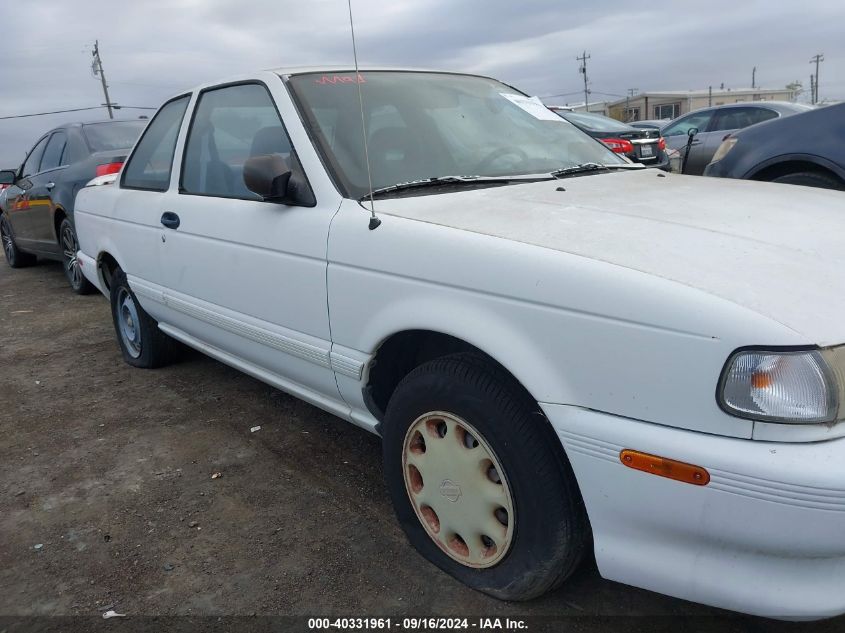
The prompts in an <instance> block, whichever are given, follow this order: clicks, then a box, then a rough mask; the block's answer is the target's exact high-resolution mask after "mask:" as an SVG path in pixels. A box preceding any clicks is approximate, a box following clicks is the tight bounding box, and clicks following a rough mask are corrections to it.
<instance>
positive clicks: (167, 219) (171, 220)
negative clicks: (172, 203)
mask: <svg viewBox="0 0 845 633" xmlns="http://www.w3.org/2000/svg"><path fill="white" fill-rule="evenodd" d="M161 223H162V224H163V225H164V226H166V227H167V228H168V229H178V228H179V216H178V215H176V214H175V213H173V212H172V211H165V212H164V213H162V214H161Z"/></svg>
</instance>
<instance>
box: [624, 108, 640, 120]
mask: <svg viewBox="0 0 845 633" xmlns="http://www.w3.org/2000/svg"><path fill="white" fill-rule="evenodd" d="M639 120H640V109H639V108H625V121H626V122H630V121H639Z"/></svg>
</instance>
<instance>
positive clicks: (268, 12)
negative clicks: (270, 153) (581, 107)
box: [0, 0, 845, 167]
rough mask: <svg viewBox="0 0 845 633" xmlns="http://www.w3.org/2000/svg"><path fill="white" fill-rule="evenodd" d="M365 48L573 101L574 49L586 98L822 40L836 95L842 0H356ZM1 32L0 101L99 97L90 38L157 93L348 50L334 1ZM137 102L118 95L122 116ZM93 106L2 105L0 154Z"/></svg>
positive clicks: (20, 152)
mask: <svg viewBox="0 0 845 633" xmlns="http://www.w3.org/2000/svg"><path fill="white" fill-rule="evenodd" d="M353 9H354V11H355V17H356V24H355V27H356V34H357V36H358V47H359V58H360V61H361V62H362V63H371V64H389V65H391V66H397V65H408V66H414V67H432V68H443V69H451V70H464V71H472V72H478V73H483V74H487V75H492V76H495V77H497V78H500V79H502V80H504V81H506V82H508V83H511V84H513V85H515V86H517V87H519V88H521V89H522V90H524V91H526V92H528V93H531V94H539V95H553V94H561V93H573V94H571V95H569V96H563V97H559V98H554V99H551V101H555V102H561V103H562V102H566V101H569V102H576V101H578V100H579V98H580V97H579V94H578V93H579V91H580V89H581V87H582V86H581V76H580V75H579V74H578V63H577V62H576V61H575V56H576V55H577V54H579V53H580V52H581V51H582V50H587V51H589V53H590V54H591V56H592V57H591V59H590V62H589V64H590V66H589V70H590V82H591V88H592V90H593V95H592V98H593V99H597V100H598V99H605V98H606V99H612V98H613V96H612V95H614V94H616V95H621V94H624V93H625V91H626V89H627V88H634V87H636V88H639V89H640V90H649V89H650V90H671V89H687V88H706V87H707V86H708V85H714V86H718V85H719V84H721V83H722V82H724V83H725V85H726V86H728V87H747V86H748V85H749V84H750V82H751V68H752V67H753V66H757V78H758V83H759V84H760V85H762V86H764V87H782V86H784V85H785V84H787V83H788V82H790V81H792V80H794V79H799V80H801V81H803V82H804V84H805V86H808V83H809V79H808V77H809V73H810V70H811V67H810V65H809V64H808V63H807V62H808V60H809V58H810V56H812V55H813V54H815V53H817V52H823V53H825V57H826V61H825V62H824V63H823V65H822V68H821V96H822V97H830V98H842V97H845V76H843V71H842V68H844V67H845V38H842V37H841V25H842V24H843V22H845V4H843V3H842V2H840V1H839V0H805V1H804V2H801V3H798V2H777V3H775V2H770V1H762V0H753V1H750V2H736V1H735V0H711V1H710V2H707V3H678V2H669V1H668V0H655V1H652V2H640V3H632V2H630V1H628V0H606V1H605V2H593V3H574V2H561V1H560V0H522V1H520V2H516V1H513V0H511V1H509V2H504V1H501V0H488V1H482V0H468V1H465V2H460V1H456V0H452V1H446V0H402V1H401V2H393V3H387V2H384V1H383V0H378V1H377V0H353ZM18 11H19V15H18V16H17V18H23V17H25V18H26V24H37V25H38V29H37V37H34V36H33V31H32V29H30V28H28V27H22V28H10V25H13V24H14V22H15V19H16V17H13V16H10V15H9V13H8V12H4V16H3V21H4V36H3V38H2V40H0V53H2V55H1V56H0V59H2V60H3V61H2V66H0V91H2V92H0V94H2V100H0V116H2V115H12V114H25V113H30V112H41V111H48V110H55V109H62V108H73V107H85V106H91V105H98V104H100V103H102V102H103V96H102V92H101V89H100V85H99V82H98V81H97V79H96V78H94V77H93V76H92V74H91V69H90V62H91V52H90V46H91V44H92V43H93V41H94V40H95V39H99V40H100V48H101V51H102V54H103V59H104V62H105V68H106V75H107V76H108V78H109V84H110V91H111V93H112V99H113V100H115V101H117V102H118V103H120V104H123V105H126V106H158V105H159V104H160V103H161V102H162V101H163V100H164V99H165V98H167V97H168V96H169V95H172V94H175V93H176V92H178V91H179V90H182V89H186V88H190V87H191V86H193V85H195V84H197V83H200V82H204V81H211V80H214V79H216V78H224V77H226V76H227V75H232V74H236V73H239V72H248V71H250V70H255V69H259V68H271V67H277V66H291V65H305V64H318V63H337V62H340V63H351V61H352V52H351V47H350V41H349V25H348V14H347V5H346V2H345V0H311V1H310V2H293V1H291V0H250V1H246V0H240V1H235V0H181V1H178V2H175V1H164V0H145V1H144V2H134V3H119V2H114V0H108V1H107V0H84V1H77V2H66V1H61V0H29V1H28V2H27V3H25V5H21V7H20V8H19V10H18ZM139 114H142V112H141V111H138V110H122V111H120V112H119V115H120V116H121V117H134V116H138V115H139ZM104 117H105V110H102V111H94V112H81V113H71V114H64V115H52V116H45V117H37V118H29V119H13V120H0V166H3V167H10V166H14V165H16V164H19V163H20V162H21V160H22V159H23V156H24V153H25V152H26V151H27V150H28V149H29V148H30V147H31V145H32V143H33V142H34V141H35V140H36V138H37V137H38V136H39V135H40V134H42V133H43V132H45V131H47V130H48V129H50V128H51V127H53V126H55V125H58V124H60V123H63V122H66V121H72V120H73V121H83V120H94V119H99V118H104Z"/></svg>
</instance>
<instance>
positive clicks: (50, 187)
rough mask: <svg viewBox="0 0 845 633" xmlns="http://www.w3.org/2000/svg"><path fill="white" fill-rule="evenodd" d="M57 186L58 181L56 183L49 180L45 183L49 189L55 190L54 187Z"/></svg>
mask: <svg viewBox="0 0 845 633" xmlns="http://www.w3.org/2000/svg"><path fill="white" fill-rule="evenodd" d="M55 186H56V183H54V182H48V183H47V184H46V185H45V187H47V191H53V187H55Z"/></svg>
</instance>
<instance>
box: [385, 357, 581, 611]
mask: <svg viewBox="0 0 845 633" xmlns="http://www.w3.org/2000/svg"><path fill="white" fill-rule="evenodd" d="M432 416H433V417H432ZM438 419H439V421H438ZM441 423H442V425H441ZM432 424H434V426H433V427H432ZM468 436H469V439H467V437H468ZM450 437H451V438H452V440H455V441H454V442H453V444H448V443H445V442H447V441H450V440H449V438H450ZM420 438H422V446H421V445H420ZM468 442H469V443H468ZM473 444H474V445H473ZM456 446H459V447H460V448H455V447H456ZM435 447H437V448H435ZM479 448H480V449H482V450H481V452H479V453H478V454H476V451H478V450H479ZM383 451H384V466H385V478H386V483H387V487H388V490H389V492H390V496H391V499H392V501H393V507H394V509H395V511H396V516H397V517H398V519H399V522H400V524H401V525H402V528H403V530H404V531H405V534H406V535H407V537H408V540H409V541H410V542H411V544H412V545H413V546H414V547H415V548H416V549H417V550H418V551H419V552H420V553H421V554H422V555H423V556H424V557H425V558H427V559H428V560H429V561H430V562H432V563H434V564H435V565H437V566H438V567H439V568H440V569H442V570H443V571H445V572H446V573H448V574H450V575H452V576H454V577H455V578H457V579H458V580H460V581H461V582H463V583H464V584H466V585H468V586H470V587H472V588H473V589H476V590H478V591H481V592H484V593H486V594H489V595H491V596H494V597H496V598H500V599H503V600H528V599H531V598H535V597H537V596H539V595H541V594H543V593H545V592H547V591H549V590H551V589H553V588H555V587H556V586H558V585H560V584H561V583H562V582H563V581H564V580H566V578H567V577H568V576H569V575H570V574H571V573H572V572H573V571H574V570H575V568H576V567H577V565H578V563H579V562H580V560H581V558H582V556H583V554H584V551H585V549H586V545H587V544H588V543H589V542H590V529H589V522H588V520H587V514H586V511H585V509H584V503H583V500H582V499H581V494H580V491H579V490H578V485H577V483H576V481H575V476H574V474H573V473H572V468H571V466H570V465H569V461H568V460H567V458H566V454H565V453H564V451H563V448H562V446H561V444H560V441H559V440H558V439H557V437H556V436H555V433H554V431H553V430H552V428H551V426H550V425H549V424H548V423H547V422H546V420H545V418H544V417H543V416H542V415H538V407H537V405H536V403H534V402H533V401H532V400H531V398H530V396H529V395H528V394H527V393H526V392H525V391H524V390H523V389H522V388H521V387H520V386H519V385H518V384H516V383H515V382H514V380H513V379H512V378H511V377H510V376H509V375H507V374H505V373H504V371H503V370H501V369H499V368H498V367H497V366H495V365H494V364H493V363H491V362H489V361H487V360H485V359H484V358H482V357H480V356H477V355H474V354H466V353H461V354H454V355H451V356H447V357H444V358H440V359H436V360H433V361H430V362H428V363H425V364H424V365H421V366H420V367H418V368H416V369H415V370H413V371H412V372H411V373H410V374H408V376H406V377H405V378H404V379H403V380H402V381H401V382H400V384H399V386H398V387H397V388H396V391H395V392H394V393H393V395H392V397H391V399H390V402H389V404H388V407H387V412H386V414H385V420H384V424H383ZM442 451H445V452H442ZM428 459H431V460H432V461H426V460H428ZM476 460H478V461H476ZM464 462H466V463H467V464H468V466H466V467H465V466H459V464H463V463H464ZM477 464H483V465H482V466H480V467H479V466H478V465H477ZM417 465H419V466H420V467H419V468H417ZM491 465H492V466H493V470H492V471H491V469H490V466H491ZM438 467H439V469H438ZM415 469H416V472H414V470H415ZM406 473H407V476H406ZM482 473H483V475H482ZM417 475H419V477H417ZM479 477H480V479H479ZM427 478H428V479H427ZM431 480H433V484H429V483H427V481H431ZM497 480H499V482H500V483H499V482H497ZM462 482H463V483H462ZM426 486H429V488H426ZM491 486H492V488H491ZM412 498H413V499H415V501H412ZM444 499H445V500H444ZM490 499H495V500H494V501H493V502H490ZM481 500H484V501H483V503H482V501H481ZM429 501H430V505H429ZM508 504H510V508H511V509H510V511H508V510H507V506H508ZM493 506H496V507H495V509H493ZM502 511H505V512H504V514H502ZM488 512H489V513H490V514H489V515H488V514H487V513H488ZM441 515H443V516H442V517H441ZM491 516H493V517H494V518H495V519H496V521H498V525H499V526H500V527H499V530H500V531H499V532H498V533H494V532H495V530H496V525H497V524H496V523H492V522H491V521H490V517H491ZM503 518H504V519H505V520H504V521H503ZM453 528H454V529H453ZM458 529H460V530H466V533H467V534H468V536H466V537H464V536H463V535H460V536H456V534H457V530H458ZM435 532H436V534H435ZM486 532H490V534H492V537H491V536H488V534H486ZM485 539H486V540H485ZM470 544H473V545H470ZM474 552H475V553H474Z"/></svg>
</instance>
